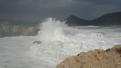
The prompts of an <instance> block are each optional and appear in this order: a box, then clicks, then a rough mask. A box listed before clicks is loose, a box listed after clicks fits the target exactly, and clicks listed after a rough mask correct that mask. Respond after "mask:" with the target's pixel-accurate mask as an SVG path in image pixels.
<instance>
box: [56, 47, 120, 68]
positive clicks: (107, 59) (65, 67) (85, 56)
mask: <svg viewBox="0 0 121 68" xmlns="http://www.w3.org/2000/svg"><path fill="white" fill-rule="evenodd" d="M57 68H121V45H116V46H114V47H113V48H111V49H107V50H101V49H96V50H93V51H89V52H81V53H79V54H78V55H77V56H71V57H68V58H67V59H65V60H64V61H63V62H61V63H60V64H58V65H57Z"/></svg>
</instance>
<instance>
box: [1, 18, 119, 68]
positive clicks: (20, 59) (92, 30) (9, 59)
mask: <svg viewBox="0 0 121 68" xmlns="http://www.w3.org/2000/svg"><path fill="white" fill-rule="evenodd" d="M117 44H121V26H78V27H69V26H67V25H66V24H65V23H64V22H61V21H58V20H55V19H53V18H49V19H47V20H45V21H44V22H43V23H42V24H40V31H39V32H38V35H37V36H15V37H4V38H0V68H55V67H56V65H57V64H58V63H59V62H61V61H62V60H64V59H65V58H66V57H68V56H72V55H76V54H78V53H80V52H85V51H89V50H93V49H107V48H111V47H113V46H114V45H117Z"/></svg>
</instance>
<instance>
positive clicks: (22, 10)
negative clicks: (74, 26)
mask: <svg viewBox="0 0 121 68" xmlns="http://www.w3.org/2000/svg"><path fill="white" fill-rule="evenodd" d="M118 11H121V0H0V18H28V19H34V18H40V19H44V18H47V17H57V18H63V17H67V16H69V15H77V16H79V17H81V18H84V19H93V18H96V17H99V16H101V15H102V14H105V13H110V12H118Z"/></svg>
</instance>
